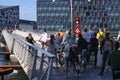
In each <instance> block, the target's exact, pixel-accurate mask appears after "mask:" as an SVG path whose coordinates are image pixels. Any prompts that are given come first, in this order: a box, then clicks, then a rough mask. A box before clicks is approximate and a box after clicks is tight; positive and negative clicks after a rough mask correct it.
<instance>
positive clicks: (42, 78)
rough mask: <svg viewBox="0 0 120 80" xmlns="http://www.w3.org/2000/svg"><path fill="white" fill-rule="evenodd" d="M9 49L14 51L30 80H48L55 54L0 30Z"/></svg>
mask: <svg viewBox="0 0 120 80" xmlns="http://www.w3.org/2000/svg"><path fill="white" fill-rule="evenodd" d="M2 34H3V36H4V38H5V41H6V43H7V46H8V48H9V50H10V51H11V52H12V53H14V54H15V55H16V57H17V59H18V61H19V62H20V64H21V66H22V67H23V70H24V71H25V73H26V74H27V76H28V78H29V79H30V80H49V79H50V74H51V72H52V66H53V58H55V55H53V54H51V53H49V52H47V51H45V50H43V49H41V48H39V47H37V46H34V45H32V44H30V43H28V42H26V41H25V40H23V39H22V38H20V37H17V36H15V35H13V34H11V33H9V32H7V31H6V30H4V31H2Z"/></svg>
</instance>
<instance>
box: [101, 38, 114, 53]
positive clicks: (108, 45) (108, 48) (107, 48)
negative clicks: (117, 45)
mask: <svg viewBox="0 0 120 80" xmlns="http://www.w3.org/2000/svg"><path fill="white" fill-rule="evenodd" d="M103 50H104V51H111V50H112V43H111V41H110V40H105V43H104V46H103Z"/></svg>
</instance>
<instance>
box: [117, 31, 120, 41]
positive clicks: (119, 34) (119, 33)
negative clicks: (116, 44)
mask: <svg viewBox="0 0 120 80" xmlns="http://www.w3.org/2000/svg"><path fill="white" fill-rule="evenodd" d="M117 41H120V31H119V32H118V36H117Z"/></svg>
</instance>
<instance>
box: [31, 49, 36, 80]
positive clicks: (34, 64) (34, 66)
mask: <svg viewBox="0 0 120 80" xmlns="http://www.w3.org/2000/svg"><path fill="white" fill-rule="evenodd" d="M36 61H37V50H35V58H34V62H33V68H32V74H31V79H30V80H32V79H33V78H34V72H35V70H36V69H35V68H36Z"/></svg>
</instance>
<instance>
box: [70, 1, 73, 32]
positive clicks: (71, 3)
mask: <svg viewBox="0 0 120 80" xmlns="http://www.w3.org/2000/svg"><path fill="white" fill-rule="evenodd" d="M70 8H71V31H73V0H70Z"/></svg>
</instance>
